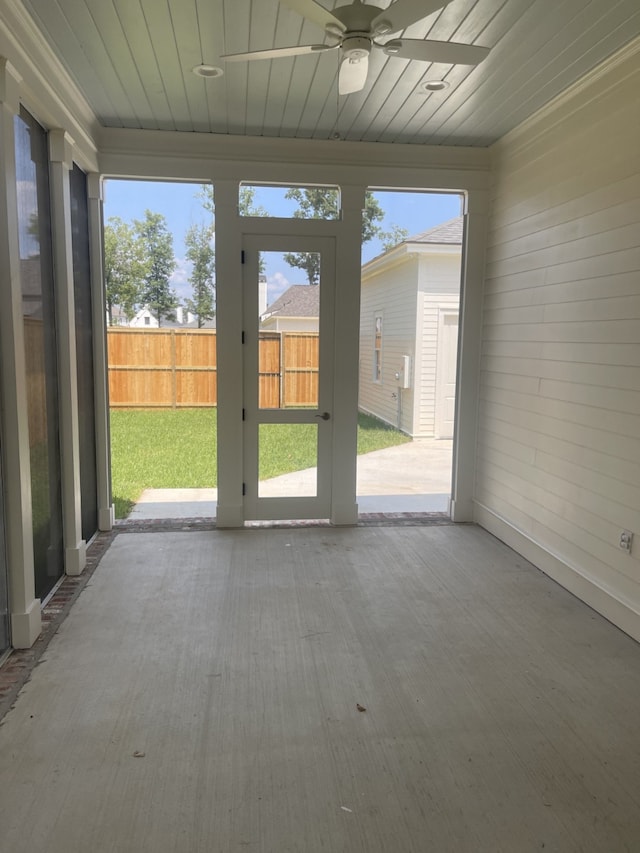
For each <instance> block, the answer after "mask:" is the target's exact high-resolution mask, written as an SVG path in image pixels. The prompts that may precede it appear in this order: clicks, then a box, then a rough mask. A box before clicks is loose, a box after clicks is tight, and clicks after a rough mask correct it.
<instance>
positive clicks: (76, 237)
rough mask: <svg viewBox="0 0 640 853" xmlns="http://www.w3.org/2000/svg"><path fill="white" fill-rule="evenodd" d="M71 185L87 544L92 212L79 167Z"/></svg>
mask: <svg viewBox="0 0 640 853" xmlns="http://www.w3.org/2000/svg"><path fill="white" fill-rule="evenodd" d="M69 184H70V190H71V234H72V244H73V283H74V299H75V312H76V354H77V374H78V417H79V422H80V492H81V506H82V538H83V539H85V540H87V541H88V540H89V539H90V538H91V537H92V536H93V534H94V533H95V532H96V530H97V529H98V503H97V500H98V498H97V485H96V438H95V436H96V425H95V409H94V394H93V387H94V382H93V380H94V377H93V312H92V301H91V271H90V260H89V257H90V256H89V209H88V205H87V177H86V175H85V174H84V172H83V171H82V169H79V168H78V166H75V165H74V167H73V170H72V171H71V172H70V174H69Z"/></svg>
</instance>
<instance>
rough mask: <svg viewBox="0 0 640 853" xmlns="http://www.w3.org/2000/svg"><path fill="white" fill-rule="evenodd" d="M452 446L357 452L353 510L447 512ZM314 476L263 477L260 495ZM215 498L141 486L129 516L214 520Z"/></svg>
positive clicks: (424, 444)
mask: <svg viewBox="0 0 640 853" xmlns="http://www.w3.org/2000/svg"><path fill="white" fill-rule="evenodd" d="M452 444H453V442H452V441H450V440H437V439H429V438H424V439H415V440H414V441H410V442H407V443H406V444H400V445H397V446H396V447H389V448H387V449H385V450H374V451H373V452H372V453H365V454H363V455H362V456H358V476H357V497H358V508H359V511H360V512H361V513H371V512H387V513H398V512H448V509H449V496H450V494H451V454H452ZM315 476H316V469H315V468H307V469H306V470H304V471H295V472H293V473H291V474H282V475H281V476H280V477H274V478H273V479H271V480H265V481H263V482H262V483H261V485H260V496H261V497H279V496H287V495H289V496H291V495H295V496H300V495H309V494H313V492H314V488H315ZM217 497H218V491H217V489H145V491H144V492H143V493H142V495H141V496H140V500H139V501H138V503H137V504H136V505H135V507H134V508H133V510H132V511H131V513H130V515H129V518H130V519H131V520H140V521H142V520H146V519H161V518H215V515H216V501H217Z"/></svg>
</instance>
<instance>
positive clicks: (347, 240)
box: [331, 186, 366, 525]
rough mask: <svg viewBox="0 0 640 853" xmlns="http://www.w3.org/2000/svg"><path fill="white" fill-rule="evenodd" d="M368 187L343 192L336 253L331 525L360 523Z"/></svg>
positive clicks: (348, 188) (349, 188)
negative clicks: (360, 408) (363, 254)
mask: <svg viewBox="0 0 640 853" xmlns="http://www.w3.org/2000/svg"><path fill="white" fill-rule="evenodd" d="M365 193H366V187H364V186H343V187H342V189H341V199H342V222H341V223H340V231H339V236H338V246H337V253H336V267H337V269H336V300H335V326H334V329H335V371H336V372H335V375H334V383H333V387H334V392H333V393H334V400H333V415H332V417H333V462H332V465H333V471H332V491H331V521H332V523H333V524H337V525H338V524H339V525H349V524H356V523H357V521H358V504H357V503H356V473H357V452H358V361H359V354H360V266H361V246H362V216H363V210H364V206H365Z"/></svg>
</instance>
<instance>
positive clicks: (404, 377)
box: [396, 355, 411, 388]
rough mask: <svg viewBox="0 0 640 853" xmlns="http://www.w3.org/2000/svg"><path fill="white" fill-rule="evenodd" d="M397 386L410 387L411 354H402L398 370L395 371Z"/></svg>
mask: <svg viewBox="0 0 640 853" xmlns="http://www.w3.org/2000/svg"><path fill="white" fill-rule="evenodd" d="M396 379H397V380H398V387H399V388H411V356H410V355H403V356H402V364H401V366H400V370H399V371H398V372H397V373H396Z"/></svg>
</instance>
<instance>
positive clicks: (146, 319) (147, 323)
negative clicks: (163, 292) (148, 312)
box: [144, 317, 151, 326]
mask: <svg viewBox="0 0 640 853" xmlns="http://www.w3.org/2000/svg"><path fill="white" fill-rule="evenodd" d="M144 324H145V326H150V325H151V317H145V318H144Z"/></svg>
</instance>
